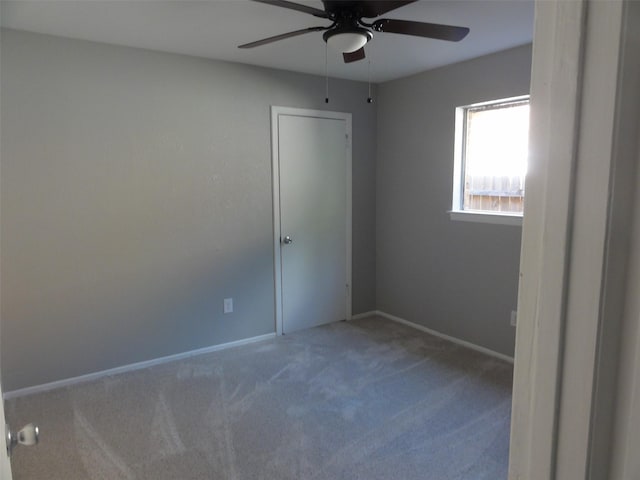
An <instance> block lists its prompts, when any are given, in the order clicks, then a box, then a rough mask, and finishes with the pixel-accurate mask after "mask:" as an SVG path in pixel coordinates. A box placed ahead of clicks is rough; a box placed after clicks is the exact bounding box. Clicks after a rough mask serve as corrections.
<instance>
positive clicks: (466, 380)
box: [6, 318, 512, 480]
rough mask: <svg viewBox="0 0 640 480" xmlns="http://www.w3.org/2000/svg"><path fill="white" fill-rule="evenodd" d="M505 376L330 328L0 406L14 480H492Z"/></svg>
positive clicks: (423, 349)
mask: <svg viewBox="0 0 640 480" xmlns="http://www.w3.org/2000/svg"><path fill="white" fill-rule="evenodd" d="M511 377H512V367H511V365H509V364H506V363H504V362H501V361H499V360H496V359H493V358H490V357H486V356H483V355H481V354H478V353H476V352H473V351H470V350H467V349H464V348H462V347H459V346H456V345H454V344H451V343H448V342H445V341H443V340H440V339H437V338H434V337H431V336H429V335H426V334H423V333H421V332H419V331H416V330H414V329H411V328H408V327H405V326H403V325H399V324H396V323H393V322H390V321H388V320H385V319H380V318H371V319H365V320H359V321H353V322H341V323H336V324H332V325H327V326H323V327H319V328H314V329H311V330H307V331H303V332H300V333H296V334H292V335H287V336H285V337H279V338H274V339H273V340H267V341H263V342H261V343H255V344H252V345H247V346H242V347H237V348H234V349H229V350H225V351H220V352H216V353H212V354H208V355H203V356H199V357H196V358H193V359H189V360H184V361H179V362H174V363H171V364H165V365H161V366H157V367H152V368H149V369H145V370H140V371H136V372H132V373H128V374H121V375H116V376H112V377H108V378H105V379H103V380H99V381H95V382H91V383H85V384H81V385H77V386H74V387H70V388H64V389H60V390H56V391H52V392H49V393H45V394H40V395H33V396H29V397H24V398H20V399H15V400H11V401H8V402H7V406H6V409H7V412H6V413H7V416H8V419H9V421H10V422H11V424H12V425H14V426H17V425H21V424H24V423H28V422H35V423H37V424H39V425H40V428H41V432H42V433H41V443H40V445H38V446H37V447H35V448H31V449H27V448H19V449H17V450H16V452H15V456H14V458H13V461H12V464H13V470H14V480H27V479H29V480H40V479H42V480H58V479H60V480H76V479H78V480H79V479H82V480H87V479H90V480H98V479H100V480H120V479H126V480H130V479H153V480H164V479H167V480H169V479H171V480H178V479H179V480H189V479H221V480H227V479H228V480H249V479H269V480H285V479H291V480H294V479H295V480H321V479H345V480H346V479H350V480H353V479H362V480H365V479H366V480H376V479H399V480H412V479H421V480H429V479H434V480H436V479H437V480H447V479H452V480H453V479H456V480H458V479H459V480H462V479H473V480H481V479H486V480H500V479H506V478H507V460H508V448H509V416H510V408H511Z"/></svg>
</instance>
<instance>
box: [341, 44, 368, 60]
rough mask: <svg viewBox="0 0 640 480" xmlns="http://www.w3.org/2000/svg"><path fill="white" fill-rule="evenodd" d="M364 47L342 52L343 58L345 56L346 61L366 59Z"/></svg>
mask: <svg viewBox="0 0 640 480" xmlns="http://www.w3.org/2000/svg"><path fill="white" fill-rule="evenodd" d="M365 56H366V55H365V54H364V47H362V48H359V49H358V50H356V51H355V52H344V53H343V54H342V58H344V63H351V62H357V61H358V60H364V58H365Z"/></svg>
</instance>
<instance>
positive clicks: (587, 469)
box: [509, 0, 640, 480]
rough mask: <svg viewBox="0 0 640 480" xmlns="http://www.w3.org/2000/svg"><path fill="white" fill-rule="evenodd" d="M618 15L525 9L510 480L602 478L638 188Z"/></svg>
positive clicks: (552, 2)
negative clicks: (524, 152)
mask: <svg viewBox="0 0 640 480" xmlns="http://www.w3.org/2000/svg"><path fill="white" fill-rule="evenodd" d="M632 4H634V2H625V1H624V0H610V1H608V2H598V1H591V0H575V1H565V0H539V1H537V2H536V21H535V34H534V48H533V52H534V54H533V69H532V80H531V142H530V143H531V148H532V152H531V158H530V159H531V161H530V168H529V172H528V174H527V175H528V176H527V201H526V204H525V214H524V225H523V240H522V255H521V263H520V286H519V298H518V328H517V332H516V351H515V372H514V392H513V410H512V425H511V429H512V430H511V450H510V465H509V478H510V479H513V480H515V479H522V480H524V479H526V480H538V479H539V480H553V479H558V480H564V479H574V478H575V479H578V478H579V479H593V480H596V479H599V478H610V477H609V476H608V475H607V474H608V471H609V464H610V461H611V459H610V458H609V457H610V455H611V450H610V448H609V447H610V445H611V443H610V440H611V429H612V423H613V420H612V419H613V416H614V414H615V412H614V411H612V408H613V407H612V406H611V404H612V402H611V401H610V397H611V392H612V391H613V389H612V388H611V386H612V382H614V383H615V378H616V376H617V372H618V371H619V369H620V368H621V365H620V364H619V363H618V347H619V344H620V342H619V338H617V336H618V335H619V332H620V327H621V325H620V322H621V320H620V317H621V314H620V313H621V308H622V307H621V306H622V305H623V303H624V302H623V301H621V298H620V296H621V295H624V293H621V292H627V294H628V295H630V294H637V293H636V292H632V291H631V290H630V289H629V287H628V285H629V283H628V279H627V276H626V271H625V268H624V267H625V264H626V261H627V258H628V255H629V252H630V251H631V250H632V249H633V248H635V249H638V246H637V245H630V244H629V240H628V238H629V226H630V225H632V224H633V222H634V217H633V215H634V214H633V212H632V210H631V209H630V208H629V205H628V204H629V202H630V199H631V198H633V191H634V189H635V190H636V191H638V188H639V187H638V185H637V184H636V183H635V182H634V180H635V178H636V177H635V175H633V174H632V172H633V171H634V170H635V169H636V168H638V165H637V164H638V145H637V131H638V130H637V125H638V122H639V117H640V111H639V109H638V108H637V106H638V105H640V93H639V92H638V91H637V84H638V81H639V79H640V75H639V74H638V57H637V54H636V55H634V53H635V52H634V50H633V48H632V47H634V46H637V43H638V36H637V33H635V32H637V28H636V29H633V28H626V29H625V25H626V20H627V17H628V15H629V8H630V6H631V5H632ZM634 42H635V43H634ZM636 51H637V50H636ZM635 221H637V220H635ZM622 300H623V299H622ZM622 366H624V365H622ZM621 478H631V477H621Z"/></svg>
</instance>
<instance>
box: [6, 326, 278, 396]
mask: <svg viewBox="0 0 640 480" xmlns="http://www.w3.org/2000/svg"><path fill="white" fill-rule="evenodd" d="M275 336H276V334H275V332H274V333H267V334H265V335H259V336H257V337H250V338H244V339H242V340H236V341H235V342H228V343H222V344H220V345H212V346H210V347H204V348H198V349H197V350H190V351H188V352H182V353H176V354H175V355H168V356H166V357H160V358H154V359H152V360H145V361H144V362H137V363H131V364H129V365H123V366H122V367H116V368H110V369H109V370H102V371H100V372H94V373H87V374H86V375H80V376H77V377H72V378H65V379H63V380H56V381H55V382H49V383H44V384H42V385H34V386H32V387H25V388H19V389H17V390H11V391H9V392H5V393H4V395H3V398H4V399H5V400H10V399H12V398H17V397H24V396H26V395H33V394H34V393H43V392H48V391H50V390H54V389H56V388H62V387H69V386H71V385H77V384H79V383H84V382H88V381H91V380H97V379H99V378H103V377H108V376H110V375H117V374H119V373H125V372H132V371H134V370H140V369H142V368H147V367H153V366H154V365H161V364H163V363H168V362H175V361H176V360H183V359H185V358H190V357H195V356H198V355H204V354H205V353H211V352H217V351H218V350H226V349H227V348H232V347H239V346H240V345H247V344H249V343H255V342H260V341H262V340H267V339H269V338H274V337H275Z"/></svg>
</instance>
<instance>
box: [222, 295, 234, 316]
mask: <svg viewBox="0 0 640 480" xmlns="http://www.w3.org/2000/svg"><path fill="white" fill-rule="evenodd" d="M232 312H233V298H225V299H224V313H232Z"/></svg>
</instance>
